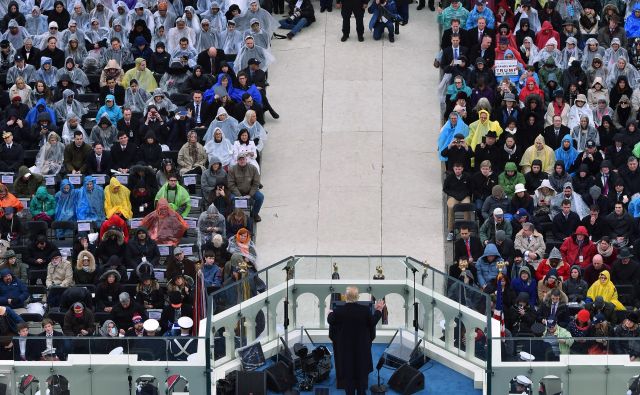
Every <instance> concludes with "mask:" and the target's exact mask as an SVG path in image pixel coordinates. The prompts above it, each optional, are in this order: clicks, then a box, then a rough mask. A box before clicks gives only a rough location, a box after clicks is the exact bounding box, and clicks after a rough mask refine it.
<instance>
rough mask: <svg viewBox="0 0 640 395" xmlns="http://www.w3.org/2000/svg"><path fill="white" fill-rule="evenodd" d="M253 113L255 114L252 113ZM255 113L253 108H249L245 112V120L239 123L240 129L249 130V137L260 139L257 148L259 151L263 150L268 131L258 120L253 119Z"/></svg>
mask: <svg viewBox="0 0 640 395" xmlns="http://www.w3.org/2000/svg"><path fill="white" fill-rule="evenodd" d="M252 113H253V114H252ZM253 115H255V112H254V111H253V110H249V111H247V112H246V113H245V114H244V120H243V121H242V122H240V124H239V125H238V130H242V129H247V130H248V131H249V138H250V139H251V140H254V139H260V141H258V144H257V145H256V148H257V149H258V151H262V148H264V143H265V142H266V141H267V131H266V130H265V128H264V127H262V125H261V124H260V122H258V121H252V119H251V118H252V117H253Z"/></svg>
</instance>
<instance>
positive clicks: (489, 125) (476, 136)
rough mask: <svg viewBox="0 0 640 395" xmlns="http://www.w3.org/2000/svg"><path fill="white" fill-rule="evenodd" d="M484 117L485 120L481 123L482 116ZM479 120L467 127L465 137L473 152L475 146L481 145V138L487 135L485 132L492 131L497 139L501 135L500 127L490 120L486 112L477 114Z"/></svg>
mask: <svg viewBox="0 0 640 395" xmlns="http://www.w3.org/2000/svg"><path fill="white" fill-rule="evenodd" d="M483 114H484V115H486V117H487V119H486V120H485V121H484V122H483V121H482V115H483ZM478 116H479V117H480V119H478V120H477V121H475V122H473V123H472V124H471V125H469V136H468V137H467V144H468V145H469V147H471V149H472V150H474V151H475V149H476V145H478V144H480V143H482V138H483V137H484V136H486V135H487V132H488V131H490V130H493V131H494V132H496V134H497V135H498V137H500V135H501V134H502V127H501V126H500V124H499V123H498V122H497V121H492V120H491V119H490V114H489V112H488V111H487V110H480V111H479V112H478Z"/></svg>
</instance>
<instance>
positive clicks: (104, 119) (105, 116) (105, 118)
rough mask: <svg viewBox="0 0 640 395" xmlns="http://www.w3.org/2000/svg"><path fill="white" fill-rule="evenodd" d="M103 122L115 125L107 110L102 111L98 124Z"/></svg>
mask: <svg viewBox="0 0 640 395" xmlns="http://www.w3.org/2000/svg"><path fill="white" fill-rule="evenodd" d="M107 96H112V95H107ZM105 100H106V99H105ZM103 123H106V124H107V125H108V126H113V124H112V123H111V120H110V119H109V114H107V113H106V112H104V113H102V115H101V116H100V122H98V125H100V124H103ZM112 180H113V178H112Z"/></svg>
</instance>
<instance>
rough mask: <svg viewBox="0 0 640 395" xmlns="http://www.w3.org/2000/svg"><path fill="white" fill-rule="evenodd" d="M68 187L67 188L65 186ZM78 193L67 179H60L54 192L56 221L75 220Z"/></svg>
mask: <svg viewBox="0 0 640 395" xmlns="http://www.w3.org/2000/svg"><path fill="white" fill-rule="evenodd" d="M67 187H68V188H67ZM77 198H78V195H77V194H76V191H75V190H74V189H73V185H71V182H70V181H69V180H68V179H66V178H65V179H64V180H62V182H61V183H60V190H59V191H58V192H57V193H56V216H55V219H56V221H75V220H76V203H77Z"/></svg>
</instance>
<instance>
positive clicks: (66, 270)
mask: <svg viewBox="0 0 640 395" xmlns="http://www.w3.org/2000/svg"><path fill="white" fill-rule="evenodd" d="M46 284H47V288H48V287H51V286H59V287H64V288H67V287H72V286H73V285H74V284H75V282H74V281H73V269H72V267H71V262H69V261H68V260H66V259H63V260H62V261H60V263H59V264H57V265H54V264H52V263H49V265H48V266H47V281H46Z"/></svg>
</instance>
